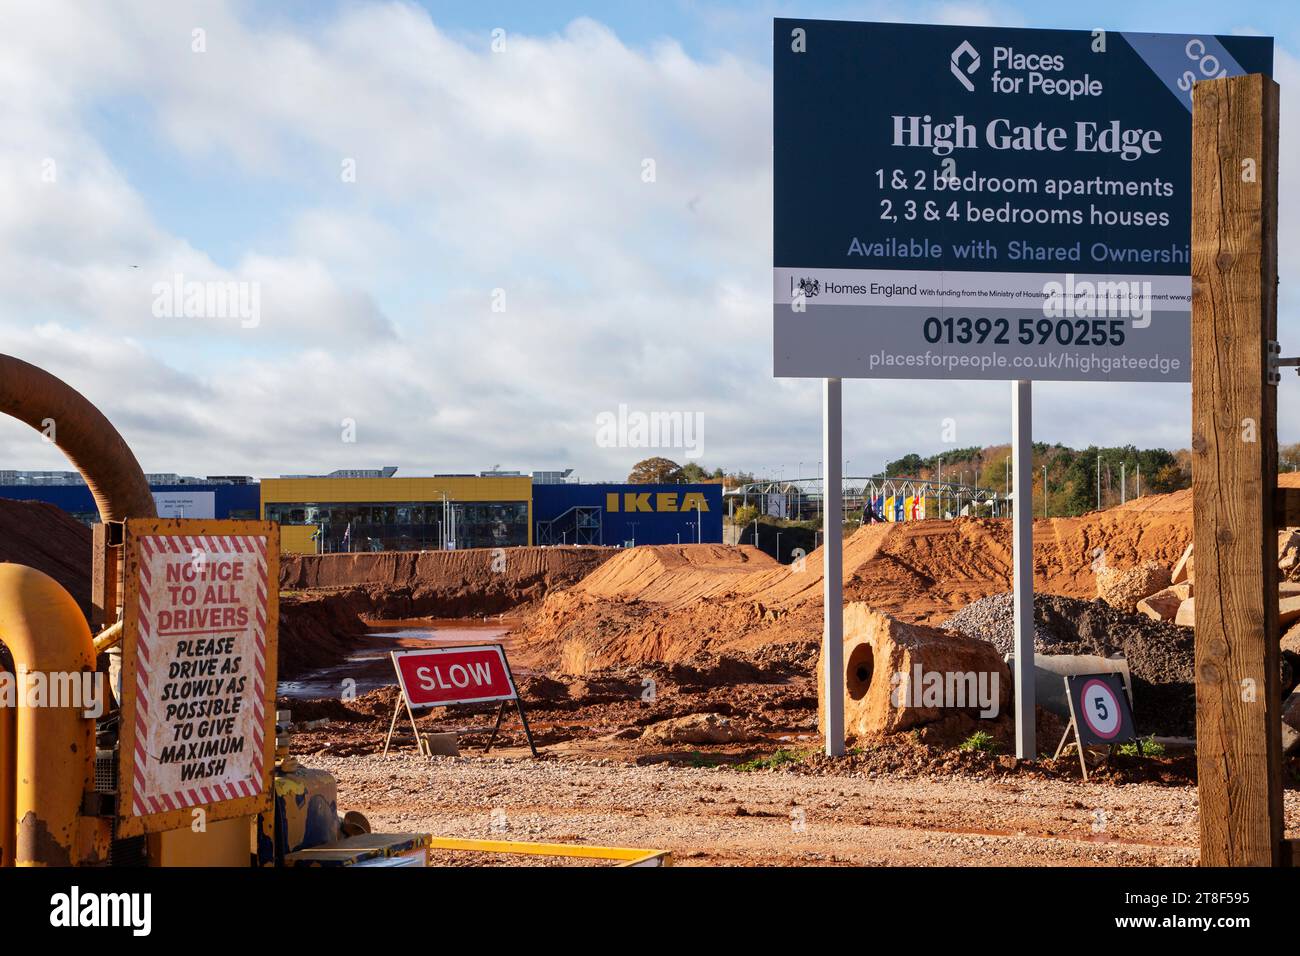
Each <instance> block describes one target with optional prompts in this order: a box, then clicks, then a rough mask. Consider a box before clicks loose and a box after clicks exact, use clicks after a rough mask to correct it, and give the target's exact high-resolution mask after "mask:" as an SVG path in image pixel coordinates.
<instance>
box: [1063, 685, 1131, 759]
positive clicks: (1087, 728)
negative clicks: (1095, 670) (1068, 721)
mask: <svg viewBox="0 0 1300 956" xmlns="http://www.w3.org/2000/svg"><path fill="white" fill-rule="evenodd" d="M1065 682H1066V686H1067V689H1068V691H1069V698H1070V712H1071V714H1072V715H1073V717H1074V725H1075V730H1076V732H1077V733H1078V739H1079V743H1080V744H1081V745H1082V746H1085V747H1087V746H1109V745H1111V744H1121V743H1127V742H1129V741H1131V740H1133V739H1134V738H1135V737H1136V736H1137V734H1136V732H1135V731H1134V729H1133V708H1132V707H1131V706H1130V704H1129V699H1128V693H1127V692H1126V691H1125V689H1124V679H1123V678H1122V677H1121V676H1120V675H1119V674H1077V675H1072V676H1070V677H1067V678H1066V681H1065Z"/></svg>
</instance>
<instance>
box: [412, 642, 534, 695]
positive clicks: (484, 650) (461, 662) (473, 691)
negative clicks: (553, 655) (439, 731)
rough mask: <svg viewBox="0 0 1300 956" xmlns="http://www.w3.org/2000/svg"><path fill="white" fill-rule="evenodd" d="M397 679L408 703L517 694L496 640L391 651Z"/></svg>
mask: <svg viewBox="0 0 1300 956" xmlns="http://www.w3.org/2000/svg"><path fill="white" fill-rule="evenodd" d="M392 656H393V666H394V667H395V668H396V670H397V682H398V683H399V684H400V685H401V688H402V693H403V695H405V697H406V701H407V703H409V704H410V705H411V707H413V708H416V709H420V708H424V707H446V706H450V705H452V704H483V703H488V702H490V701H505V700H514V699H515V698H516V697H518V696H519V693H518V691H516V690H515V682H514V679H513V678H512V677H511V674H510V665H509V664H507V663H506V655H505V650H504V649H503V648H502V647H501V645H500V644H481V645H477V646H474V647H428V648H418V649H416V650H409V651H393V652H392Z"/></svg>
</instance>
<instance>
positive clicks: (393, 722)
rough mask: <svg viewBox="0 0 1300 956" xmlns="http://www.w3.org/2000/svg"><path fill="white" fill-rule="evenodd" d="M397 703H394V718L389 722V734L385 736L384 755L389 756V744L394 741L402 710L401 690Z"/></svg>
mask: <svg viewBox="0 0 1300 956" xmlns="http://www.w3.org/2000/svg"><path fill="white" fill-rule="evenodd" d="M397 696H398V700H397V703H396V704H394V705H393V719H392V720H391V721H390V722H389V724H388V736H387V737H385V738H384V756H385V757H387V756H388V745H389V744H391V743H392V742H393V731H394V730H396V729H397V715H398V714H400V713H401V712H402V701H401V696H402V695H401V692H400V691H399V692H398V695H397Z"/></svg>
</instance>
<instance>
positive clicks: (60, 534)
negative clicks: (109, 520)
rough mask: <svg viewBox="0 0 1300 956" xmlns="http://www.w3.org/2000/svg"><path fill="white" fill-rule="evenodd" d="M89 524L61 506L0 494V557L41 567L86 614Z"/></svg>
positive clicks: (87, 608)
mask: <svg viewBox="0 0 1300 956" xmlns="http://www.w3.org/2000/svg"><path fill="white" fill-rule="evenodd" d="M90 551H91V532H90V528H89V527H87V526H86V525H84V524H82V523H81V522H80V521H78V520H77V519H76V518H73V517H72V516H71V515H69V514H68V513H67V512H66V511H64V510H63V509H62V508H59V507H57V506H55V505H50V504H45V503H44V502H40V501H10V500H8V499H3V498H0V561H9V562H13V563H14V564H25V565H27V566H28V567H30V568H36V570H38V571H44V572H45V573H46V574H48V575H49V576H50V577H52V578H54V580H56V581H58V582H59V584H61V585H63V587H64V589H65V590H66V591H67V592H68V593H69V594H71V595H72V596H73V598H75V599H76V601H77V604H78V605H79V606H80V607H81V610H82V613H83V614H85V615H86V617H87V618H89V617H90Z"/></svg>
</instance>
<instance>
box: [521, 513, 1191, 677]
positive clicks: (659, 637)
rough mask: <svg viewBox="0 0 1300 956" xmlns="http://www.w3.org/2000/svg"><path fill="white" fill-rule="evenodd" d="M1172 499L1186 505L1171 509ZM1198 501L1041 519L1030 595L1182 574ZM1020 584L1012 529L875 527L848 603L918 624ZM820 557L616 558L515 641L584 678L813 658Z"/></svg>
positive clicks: (858, 544)
mask: <svg viewBox="0 0 1300 956" xmlns="http://www.w3.org/2000/svg"><path fill="white" fill-rule="evenodd" d="M1170 499H1176V500H1170ZM1190 500H1191V499H1190V495H1186V494H1182V493H1179V494H1178V495H1169V496H1148V497H1146V498H1142V499H1139V500H1138V501H1137V502H1134V503H1131V504H1129V505H1126V506H1124V507H1121V508H1113V509H1110V510H1109V511H1102V512H1095V513H1092V514H1088V515H1084V516H1082V517H1079V518H1052V519H1048V520H1041V521H1035V522H1034V587H1035V588H1036V589H1037V590H1038V591H1040V592H1043V593H1051V594H1064V595H1067V596H1070V597H1076V598H1085V599H1089V598H1092V597H1093V596H1094V595H1095V593H1096V577H1095V575H1094V573H1093V567H1094V565H1095V564H1096V566H1101V564H1100V563H1098V562H1099V559H1100V560H1101V561H1102V562H1104V564H1105V566H1107V567H1112V568H1125V567H1132V566H1134V565H1136V564H1139V563H1141V562H1143V561H1147V560H1155V561H1160V562H1164V563H1167V564H1169V565H1172V564H1173V563H1174V562H1175V561H1177V560H1178V557H1179V556H1180V555H1181V554H1182V552H1183V550H1184V549H1185V548H1186V546H1187V544H1188V542H1189V541H1190V540H1191V534H1192V521H1191V512H1190V508H1189V505H1190ZM1010 586H1011V523H1010V521H1008V520H1006V519H972V518H963V519H958V520H956V521H938V520H930V521H914V522H905V523H900V524H882V525H870V526H867V527H864V528H861V529H859V530H858V531H857V532H856V533H854V534H853V535H852V536H850V537H849V538H848V539H846V541H845V543H844V596H845V600H846V601H862V602H864V603H866V604H868V605H869V606H871V607H872V608H874V609H876V610H880V611H885V612H887V613H888V614H890V615H892V616H894V617H897V618H899V619H900V620H903V621H907V622H909V623H917V624H938V623H939V622H940V621H942V620H944V619H945V618H947V617H948V616H950V615H951V614H953V613H954V612H956V611H957V610H959V609H961V608H962V607H964V606H966V605H967V604H970V603H971V602H973V601H977V600H979V599H981V598H984V597H988V596H989V595H991V594H997V593H998V592H1001V591H1006V590H1007V589H1008V588H1009V587H1010ZM821 595H822V557H821V552H820V551H814V552H813V553H812V554H810V555H808V556H807V558H805V559H804V560H803V561H802V562H796V563H794V564H791V565H779V564H776V563H775V562H773V561H772V560H771V559H770V558H768V557H767V556H766V555H763V554H762V553H761V552H758V551H756V550H755V549H753V548H751V547H744V546H742V547H723V546H721V545H678V546H659V547H641V548H633V549H629V550H626V551H620V552H617V554H616V556H615V557H613V558H612V559H610V560H609V561H608V562H607V563H605V564H604V565H603V566H602V567H601V568H600V569H599V570H598V571H597V572H595V573H593V574H592V575H591V576H590V577H588V578H586V579H584V580H583V581H582V582H581V583H580V584H579V585H577V586H576V587H572V588H568V589H565V590H561V591H558V592H556V593H553V594H551V595H549V596H548V597H547V598H546V600H545V601H544V602H543V604H542V606H541V607H540V608H539V609H538V610H537V611H536V612H535V613H534V614H533V615H532V616H531V617H530V618H529V619H527V620H526V621H525V623H524V625H523V626H522V627H521V629H520V631H519V632H518V637H519V642H518V643H519V646H520V648H521V650H524V649H526V651H527V653H528V654H529V656H530V657H531V659H532V660H534V661H535V662H536V663H537V664H538V665H539V666H544V667H552V668H555V669H557V670H559V671H563V672H566V673H573V674H581V673H584V672H586V671H589V670H595V669H600V668H604V667H617V666H622V665H627V664H638V663H642V662H646V661H685V660H687V659H689V658H691V657H694V656H695V655H696V654H699V653H701V652H705V651H708V652H721V651H727V652H735V651H746V652H754V651H757V650H758V649H760V648H775V647H778V646H781V645H787V646H791V647H790V648H789V649H788V650H787V651H784V652H782V653H783V654H784V656H787V657H807V656H808V655H809V654H810V653H814V651H813V650H812V648H813V647H814V646H815V645H816V643H817V641H818V640H819V639H820V633H821V627H822V610H821Z"/></svg>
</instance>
